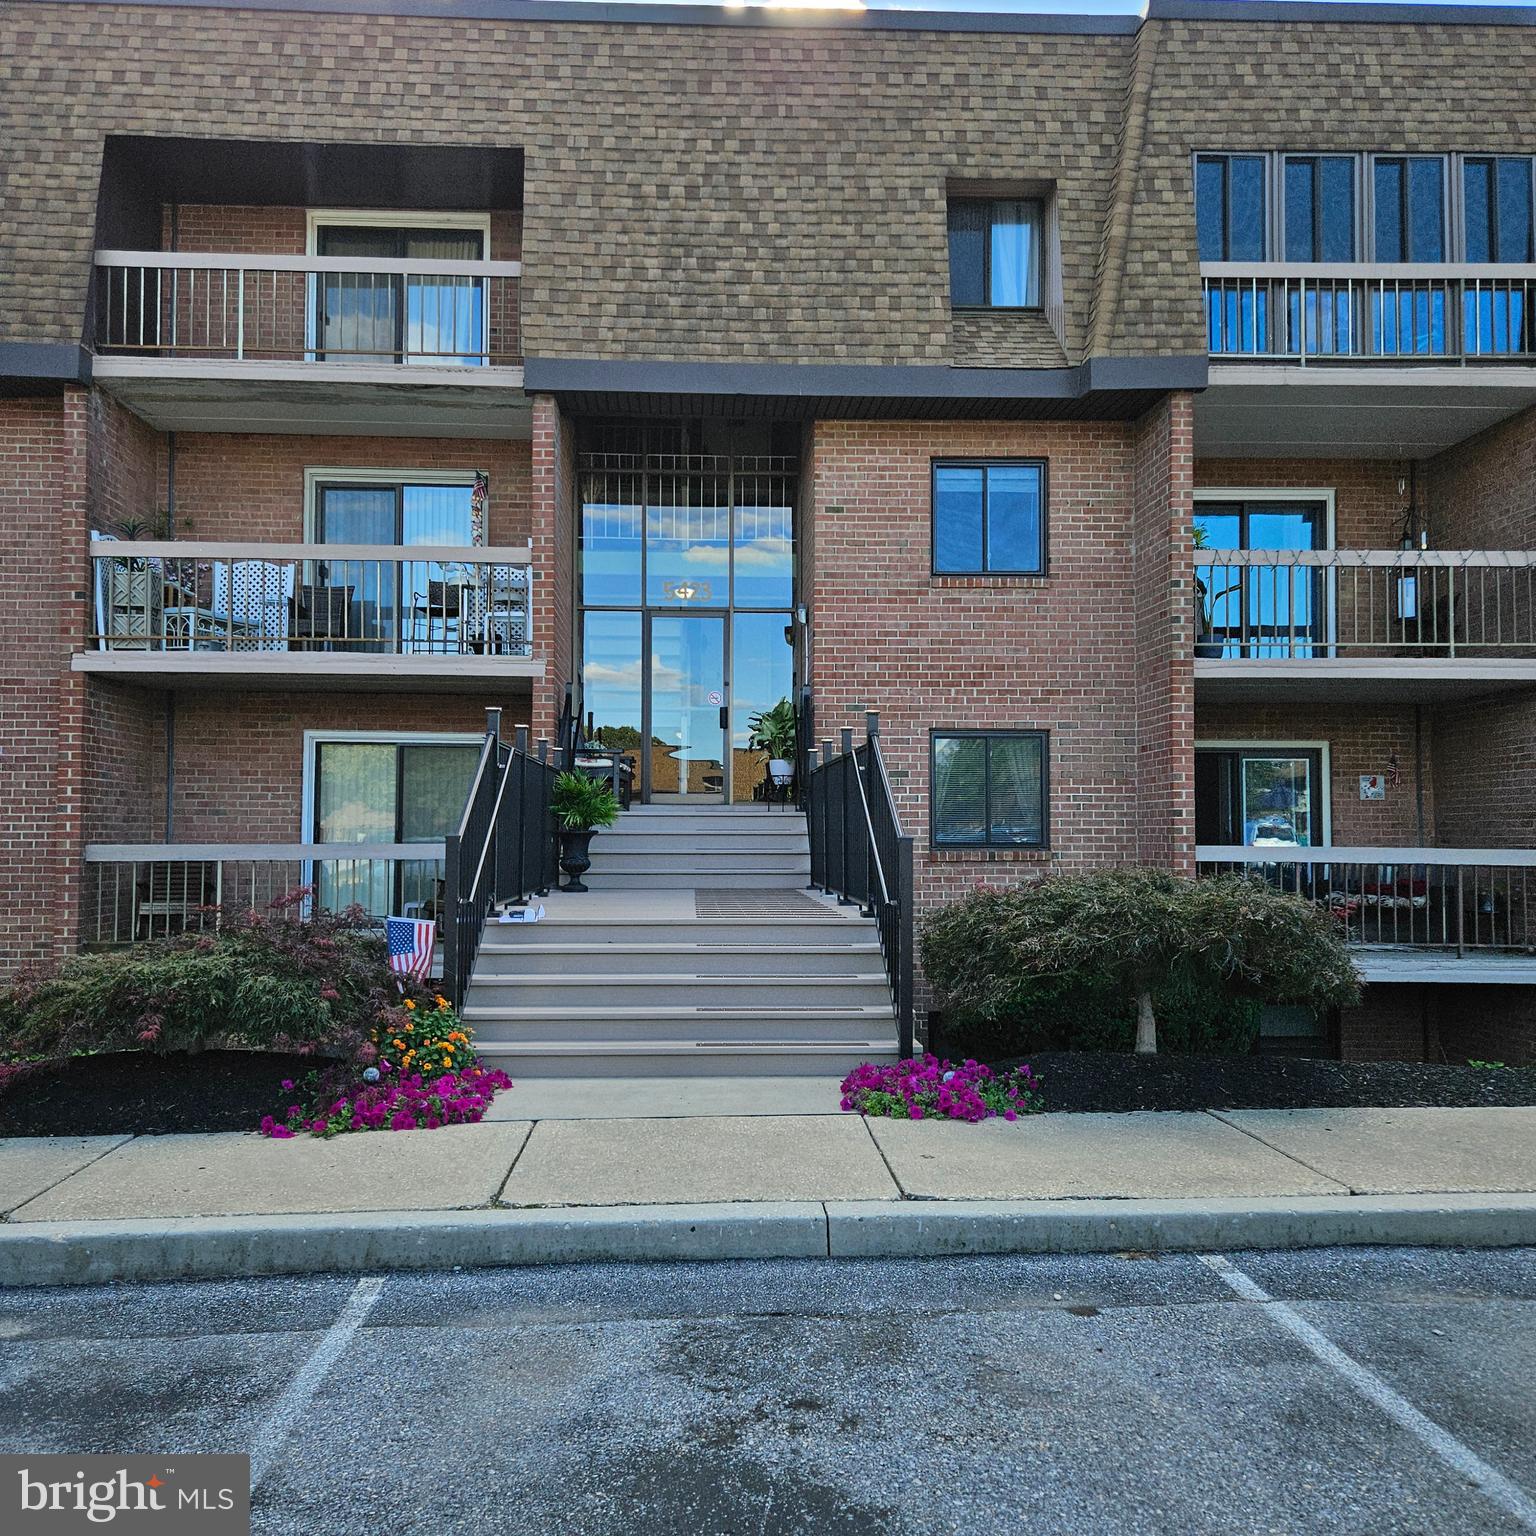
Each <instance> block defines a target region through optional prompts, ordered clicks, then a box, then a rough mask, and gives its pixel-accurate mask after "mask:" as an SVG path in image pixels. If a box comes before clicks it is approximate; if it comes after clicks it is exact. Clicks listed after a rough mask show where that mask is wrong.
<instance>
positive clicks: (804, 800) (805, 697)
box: [795, 688, 816, 811]
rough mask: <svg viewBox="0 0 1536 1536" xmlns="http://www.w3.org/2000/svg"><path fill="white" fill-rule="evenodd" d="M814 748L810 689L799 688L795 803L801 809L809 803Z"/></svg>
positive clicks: (813, 707)
mask: <svg viewBox="0 0 1536 1536" xmlns="http://www.w3.org/2000/svg"><path fill="white" fill-rule="evenodd" d="M815 749H816V711H815V706H814V704H813V701H812V699H811V690H810V689H809V688H802V689H801V690H800V707H799V709H797V710H796V711H795V804H796V805H797V806H799V807H800V809H801V810H802V811H803V810H805V809H806V808H807V806H808V805H809V803H810V799H809V797H810V787H809V786H810V778H811V753H812V752H814V751H815Z"/></svg>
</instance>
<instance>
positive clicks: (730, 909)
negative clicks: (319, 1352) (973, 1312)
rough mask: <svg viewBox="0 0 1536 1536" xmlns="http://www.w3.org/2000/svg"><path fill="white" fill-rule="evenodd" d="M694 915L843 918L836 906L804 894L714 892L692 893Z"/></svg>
mask: <svg viewBox="0 0 1536 1536" xmlns="http://www.w3.org/2000/svg"><path fill="white" fill-rule="evenodd" d="M693 915H694V916H695V917H699V918H705V919H719V918H723V917H724V918H730V917H840V916H841V915H842V914H841V913H840V912H838V910H837V908H836V907H829V906H828V905H827V904H826V903H825V902H821V901H817V900H816V898H815V897H814V896H807V895H806V894H805V892H804V891H774V890H767V891H712V890H703V889H701V890H696V891H695V892H694V893H693Z"/></svg>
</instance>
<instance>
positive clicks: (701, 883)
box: [464, 806, 897, 1078]
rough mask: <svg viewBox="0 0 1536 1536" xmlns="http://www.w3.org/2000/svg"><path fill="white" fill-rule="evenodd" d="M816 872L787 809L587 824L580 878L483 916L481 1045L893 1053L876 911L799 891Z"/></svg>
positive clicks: (650, 1060) (703, 1053) (535, 1056)
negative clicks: (531, 909) (496, 917)
mask: <svg viewBox="0 0 1536 1536" xmlns="http://www.w3.org/2000/svg"><path fill="white" fill-rule="evenodd" d="M809 875H810V854H809V849H808V845H807V841H806V830H805V820H804V818H803V817H802V816H800V815H799V814H797V813H795V812H793V811H785V810H764V809H761V808H758V807H753V808H750V809H738V808H735V807H731V808H727V807H724V806H720V807H711V808H706V809H696V808H693V807H685V806H646V807H643V808H641V807H637V808H636V809H634V810H632V811H629V812H626V813H625V815H623V816H622V817H620V819H619V823H618V825H617V826H616V827H614V828H610V829H609V830H608V831H605V832H600V833H599V834H598V835H597V836H596V837H595V838H594V839H593V861H592V869H591V872H590V873H589V874H588V875H587V876H586V877H585V878H586V881H587V883H588V885H590V886H591V891H590V892H589V893H588V894H586V895H564V894H559V893H556V894H552V895H550V896H549V897H548V898H546V900H545V907H546V910H547V916H546V917H545V919H544V921H542V922H540V923H537V924H527V925H522V924H518V925H505V926H497V925H492V926H489V927H487V929H486V931H485V937H484V939H483V941H482V943H481V947H480V955H479V959H478V961H477V963H476V967H475V972H474V975H473V977H472V978H471V980H470V984H469V991H468V996H467V997H466V999H465V1007H464V1016H465V1018H466V1019H467V1020H468V1021H469V1023H471V1024H472V1025H473V1026H474V1028H475V1032H476V1044H477V1047H478V1048H479V1051H480V1054H481V1056H482V1057H483V1058H485V1060H487V1061H488V1062H490V1063H492V1064H493V1065H496V1066H499V1067H501V1068H502V1069H503V1070H505V1071H507V1072H509V1073H511V1074H512V1075H513V1076H514V1077H517V1076H522V1077H525V1078H526V1077H679V1076H736V1075H765V1076H794V1075H803V1074H817V1075H823V1076H830V1075H833V1074H841V1073H845V1072H846V1071H847V1070H848V1069H849V1068H850V1067H852V1066H854V1065H856V1064H857V1063H859V1062H861V1061H870V1060H894V1059H895V1057H896V1044H897V1042H896V1025H895V1018H894V1014H893V1011H892V1008H891V998H890V989H889V986H888V984H887V981H886V975H885V967H884V963H883V961H882V958H881V954H880V945H879V940H878V937H877V935H876V932H875V925H874V923H873V922H872V921H870V920H868V919H864V918H861V917H859V916H858V915H857V909H856V908H853V907H839V906H837V905H836V904H835V903H833V902H831V901H827V900H822V899H819V898H813V897H811V896H808V895H806V894H805V893H804V887H805V886H806V885H807V883H808V880H809ZM701 893H702V894H701ZM713 893H718V894H713Z"/></svg>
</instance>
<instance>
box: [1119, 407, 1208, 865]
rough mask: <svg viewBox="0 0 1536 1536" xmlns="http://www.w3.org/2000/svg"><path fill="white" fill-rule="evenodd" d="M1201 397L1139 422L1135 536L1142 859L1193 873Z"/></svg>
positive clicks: (1152, 413) (1157, 411)
mask: <svg viewBox="0 0 1536 1536" xmlns="http://www.w3.org/2000/svg"><path fill="white" fill-rule="evenodd" d="M1193 434H1194V400H1193V397H1192V396H1190V395H1171V396H1169V398H1168V399H1167V400H1166V401H1164V402H1163V403H1162V404H1161V405H1159V406H1158V407H1157V408H1156V409H1154V410H1152V411H1150V412H1149V413H1148V414H1147V416H1146V417H1145V418H1144V419H1143V420H1142V421H1141V422H1140V423H1139V424H1138V426H1137V430H1136V435H1135V466H1134V467H1135V502H1134V509H1133V514H1132V515H1133V522H1132V538H1133V543H1134V560H1135V584H1136V651H1137V670H1136V719H1137V779H1138V782H1139V784H1140V787H1141V815H1140V817H1139V818H1138V823H1137V857H1138V858H1139V859H1140V861H1141V862H1142V863H1144V864H1159V865H1164V866H1167V867H1169V868H1172V869H1177V870H1179V871H1181V872H1182V873H1185V874H1192V873H1193V872H1194V847H1195V809H1194V758H1193V756H1192V753H1193V750H1194V748H1193V741H1194V723H1195V694H1194V666H1193V661H1192V656H1193V651H1192V648H1191V647H1192V643H1193V625H1192V618H1191V612H1192V610H1191V602H1192V585H1191V571H1190V558H1191V555H1192V552H1193V545H1192V543H1191V532H1190V529H1191V515H1192V508H1193V500H1192V494H1191V492H1192V486H1193V480H1192V472H1193V465H1194V448H1193Z"/></svg>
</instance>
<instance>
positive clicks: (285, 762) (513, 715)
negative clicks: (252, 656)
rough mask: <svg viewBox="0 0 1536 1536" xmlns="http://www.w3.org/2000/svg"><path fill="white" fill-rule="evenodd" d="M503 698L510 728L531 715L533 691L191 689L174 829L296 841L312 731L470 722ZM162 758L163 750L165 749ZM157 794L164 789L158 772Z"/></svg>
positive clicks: (198, 835) (193, 835) (201, 838)
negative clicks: (307, 739) (306, 747)
mask: <svg viewBox="0 0 1536 1536" xmlns="http://www.w3.org/2000/svg"><path fill="white" fill-rule="evenodd" d="M497 704H500V705H501V707H502V710H503V714H502V732H503V734H504V735H506V736H509V737H510V736H511V734H512V731H513V728H514V727H515V726H517V725H519V724H525V723H526V722H527V719H528V698H527V695H522V696H518V695H515V694H508V695H506V696H496V695H491V694H486V695H483V696H480V695H475V696H471V695H465V694H450V695H436V696H434V695H429V694H418V693H378V694H357V693H342V692H337V693H291V694H277V693H242V694H222V695H218V694H211V693H201V692H199V693H184V694H182V695H180V696H179V697H178V699H177V703H176V751H175V786H174V790H173V794H172V801H173V813H174V817H175V826H174V834H173V835H174V838H175V840H176V841H178V842H233V843H242V842H263V841H266V842H296V841H297V840H298V838H299V836H300V832H301V829H302V823H303V810H304V808H303V795H302V785H303V775H304V733H305V731H383V732H401V733H405V732H412V731H432V732H466V731H467V732H471V733H474V734H477V735H478V734H479V733H481V732H483V731H484V730H485V711H486V708H487V707H488V706H494V705H497ZM162 762H163V759H162ZM155 771H156V775H157V783H156V790H155V792H156V794H157V795H158V796H163V795H164V781H163V779H159V778H158V774H159V773H161V772H163V768H157V769H156V770H155Z"/></svg>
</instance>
